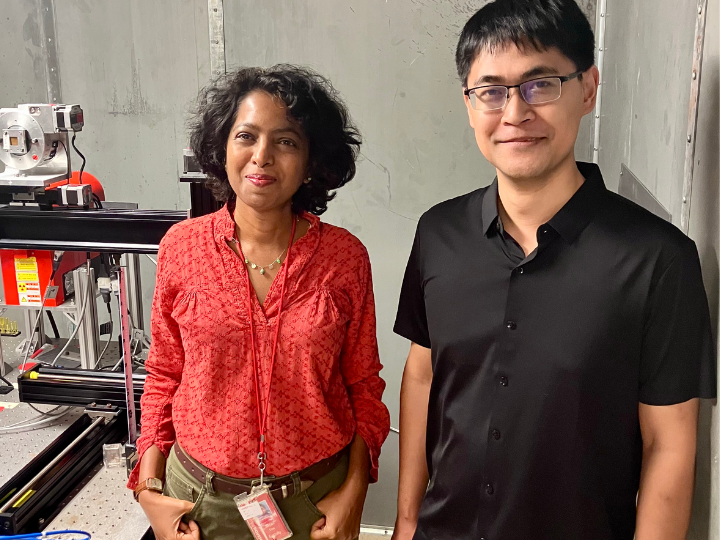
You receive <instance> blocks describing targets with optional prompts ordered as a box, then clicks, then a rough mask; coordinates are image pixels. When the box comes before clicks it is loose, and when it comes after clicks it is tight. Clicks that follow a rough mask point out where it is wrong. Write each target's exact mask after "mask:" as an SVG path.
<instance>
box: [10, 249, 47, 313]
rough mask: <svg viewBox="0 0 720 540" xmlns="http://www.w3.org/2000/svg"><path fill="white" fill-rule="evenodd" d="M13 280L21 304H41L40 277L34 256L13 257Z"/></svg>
mask: <svg viewBox="0 0 720 540" xmlns="http://www.w3.org/2000/svg"><path fill="white" fill-rule="evenodd" d="M15 281H16V282H17V291H18V297H19V298H18V299H19V301H20V305H21V306H39V305H42V296H41V295H40V279H39V276H38V266H37V259H36V258H35V257H25V258H23V257H15Z"/></svg>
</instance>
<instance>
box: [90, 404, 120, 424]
mask: <svg viewBox="0 0 720 540" xmlns="http://www.w3.org/2000/svg"><path fill="white" fill-rule="evenodd" d="M85 414H87V415H88V416H89V417H90V418H92V419H93V420H94V419H95V418H104V419H105V421H106V422H108V421H110V420H112V419H113V418H115V417H116V416H117V415H118V414H120V409H118V408H117V407H115V406H114V405H110V404H107V405H103V406H101V405H96V404H95V403H91V404H90V405H88V406H87V407H85Z"/></svg>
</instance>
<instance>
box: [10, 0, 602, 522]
mask: <svg viewBox="0 0 720 540" xmlns="http://www.w3.org/2000/svg"><path fill="white" fill-rule="evenodd" d="M0 2H2V4H3V10H2V14H1V15H0V36H1V37H0V40H1V41H0V44H1V45H2V46H3V48H2V50H0V74H1V75H2V80H1V81H0V106H13V105H15V104H16V103H17V102H22V101H45V99H46V81H45V72H44V69H45V67H44V64H43V62H44V60H43V57H42V50H41V48H40V44H39V42H37V43H35V42H36V41H37V40H38V39H39V37H40V29H39V26H38V25H39V24H40V22H39V19H37V15H36V10H37V4H36V1H33V0H20V1H16V0H12V1H10V0H0ZM485 3H486V0H461V1H453V2H449V1H443V0H393V1H386V0H372V1H349V0H342V1H337V0H313V1H309V0H273V1H272V2H258V1H254V2H251V1H250V0H225V36H226V47H227V49H226V57H227V63H228V66H229V67H230V68H232V67H233V66H238V65H268V64H272V63H275V62H292V63H299V64H306V65H310V66H312V67H314V68H316V69H318V70H319V71H320V72H321V73H323V74H324V75H326V76H328V77H329V78H330V79H331V80H332V81H333V83H334V84H335V85H336V87H337V88H338V90H339V91H340V92H341V94H342V95H343V97H344V98H345V99H346V101H347V103H348V106H349V108H350V111H351V113H352V115H353V117H354V118H355V120H356V121H357V123H358V125H359V127H360V129H361V131H362V133H363V136H364V139H365V144H364V145H363V155H362V156H361V159H360V163H359V166H358V174H357V177H356V179H355V180H354V181H353V182H352V183H351V184H349V185H348V186H347V187H345V188H344V189H343V190H341V191H340V193H339V195H338V198H337V199H336V200H335V201H333V202H332V203H331V205H330V210H329V211H328V213H327V214H326V215H325V216H324V219H325V220H327V221H330V222H332V223H335V224H338V225H341V226H343V227H346V228H347V229H349V230H350V231H351V232H353V233H354V234H356V235H357V236H358V237H359V238H360V239H361V240H362V241H363V242H364V243H365V245H366V246H367V247H368V250H369V252H370V257H371V260H372V264H373V276H374V281H375V294H376V302H377V318H378V337H379V343H380V351H381V357H382V361H383V363H384V364H385V366H386V367H385V369H384V370H383V376H384V378H385V379H386V380H387V382H388V388H387V390H386V393H385V401H386V403H387V404H388V406H389V408H390V410H391V414H392V421H393V425H395V426H396V425H397V422H398V408H399V403H398V402H399V388H400V380H401V374H402V368H403V364H404V360H405V357H406V355H407V350H408V343H407V342H406V341H405V340H404V339H401V338H398V337H397V336H394V335H393V334H392V331H391V329H392V325H393V320H394V315H395V310H396V307H397V299H398V294H399V290H400V283H401V280H402V273H403V270H404V267H405V264H406V261H407V256H408V254H409V250H410V246H411V243H412V237H413V234H414V231H415V226H416V222H417V219H418V217H419V216H420V215H421V214H422V212H424V211H425V210H427V209H428V208H429V207H430V206H432V205H433V204H435V203H437V202H439V201H442V200H445V199H448V198H450V197H453V196H456V195H460V194H463V193H466V192H468V191H471V190H473V189H476V188H478V187H481V186H484V185H486V184H488V183H489V182H490V181H491V180H492V178H493V176H494V169H493V168H492V167H491V166H490V165H489V164H488V163H487V162H486V161H485V160H484V159H483V157H482V156H481V154H480V152H479V150H478V149H477V145H476V143H475V140H474V136H473V133H472V131H471V129H470V128H469V126H468V124H467V115H466V112H465V110H464V105H463V101H462V95H461V89H460V84H459V82H458V80H457V76H456V74H455V67H454V47H455V44H456V40H457V36H458V34H459V32H460V30H461V28H462V25H463V24H464V23H465V21H466V20H467V19H468V18H469V17H470V16H471V15H472V14H473V13H474V12H475V11H476V10H477V9H478V8H479V7H480V6H482V5H484V4H485ZM55 4H56V8H55V11H56V31H57V41H58V55H59V63H60V72H61V76H60V80H61V83H62V87H61V90H62V96H63V100H64V101H65V102H74V103H80V104H81V105H82V106H83V108H84V109H85V113H86V122H87V124H86V128H85V129H84V131H83V132H82V133H81V134H80V135H79V136H78V139H77V143H78V146H79V148H80V149H81V151H83V152H84V153H85V155H86V156H87V158H88V165H87V170H88V171H89V172H91V173H93V174H95V175H96V176H97V177H98V178H99V179H100V181H101V182H102V183H103V185H104V187H105V190H106V193H107V195H108V197H109V198H110V199H112V200H128V201H137V202H139V203H140V205H141V208H187V207H188V206H189V197H188V195H187V189H186V188H185V187H182V186H179V185H178V183H177V176H178V170H179V168H180V163H181V157H180V155H181V149H182V148H183V147H184V146H185V144H186V136H185V128H184V126H185V120H186V111H187V108H188V104H189V103H190V102H191V100H192V99H193V98H194V96H195V95H196V93H197V91H198V89H199V88H200V87H201V86H203V85H204V84H205V83H206V81H207V80H208V78H209V76H210V69H209V43H208V22H207V0H153V1H152V2H144V1H142V0H123V1H121V2H100V1H94V0H56V2H55ZM581 6H582V7H583V9H584V10H585V12H586V13H587V14H588V16H589V18H590V20H591V23H593V25H594V23H595V0H582V2H581ZM34 18H35V22H33V21H34ZM33 25H34V26H33ZM36 27H37V29H36ZM36 36H37V37H36ZM33 40H35V41H33ZM13 47H15V48H16V49H18V53H22V55H24V56H21V57H22V60H21V61H17V60H16V58H17V55H11V56H8V54H7V51H14V50H15V49H13ZM38 58H40V60H38ZM591 124H592V123H591V120H590V118H589V117H588V118H587V119H585V120H584V121H583V124H582V127H581V134H580V139H579V141H578V145H577V155H578V157H579V158H581V159H585V160H589V159H590V158H591V148H592V141H591V134H592V131H591ZM74 159H77V157H75V158H74ZM74 165H75V168H78V167H79V161H75V162H74ZM141 264H142V273H143V280H144V287H143V289H144V299H145V307H146V317H145V320H146V326H147V325H148V322H149V320H150V317H149V307H150V302H151V299H152V292H153V288H154V267H153V266H152V264H151V263H150V262H149V261H148V260H147V259H145V258H143V259H141ZM103 311H104V310H101V316H105V314H104V313H103ZM397 441H398V438H397V435H396V434H391V435H390V438H389V440H388V442H387V443H386V445H385V447H384V449H383V457H382V463H381V466H382V469H381V480H380V482H379V484H378V485H376V486H373V487H372V488H371V491H370V495H369V497H368V502H367V505H366V512H365V516H364V518H365V519H364V522H365V523H368V524H374V525H384V526H388V525H392V523H393V520H394V517H395V498H396V490H397V470H398V458H397V456H398V447H397V446H398V445H397Z"/></svg>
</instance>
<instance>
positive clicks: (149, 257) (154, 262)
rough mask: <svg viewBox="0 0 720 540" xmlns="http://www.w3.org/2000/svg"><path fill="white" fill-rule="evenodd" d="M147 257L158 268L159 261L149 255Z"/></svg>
mask: <svg viewBox="0 0 720 540" xmlns="http://www.w3.org/2000/svg"><path fill="white" fill-rule="evenodd" d="M145 256H146V257H147V258H148V259H150V260H151V261H152V262H153V264H154V265H155V266H157V261H156V260H155V259H153V258H152V257H151V256H150V255H148V254H147V253H146V254H145Z"/></svg>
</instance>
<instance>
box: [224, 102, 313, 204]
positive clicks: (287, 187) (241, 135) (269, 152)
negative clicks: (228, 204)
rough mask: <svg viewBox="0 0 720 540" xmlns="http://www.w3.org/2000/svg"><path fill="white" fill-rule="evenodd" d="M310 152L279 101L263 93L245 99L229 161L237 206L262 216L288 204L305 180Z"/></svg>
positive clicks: (233, 132)
mask: <svg viewBox="0 0 720 540" xmlns="http://www.w3.org/2000/svg"><path fill="white" fill-rule="evenodd" d="M308 147H309V144H308V140H307V137H306V136H305V134H304V133H303V131H302V128H301V127H300V126H299V124H298V123H297V122H295V121H293V120H292V118H291V117H290V116H289V115H288V113H287V107H286V106H285V104H284V103H283V102H282V101H281V100H279V99H278V98H275V97H273V96H271V95H270V94H268V93H267V92H263V91H260V90H256V91H253V92H251V93H249V94H248V95H247V96H245V99H243V101H242V102H241V103H240V107H238V112H237V116H236V118H235V123H234V124H233V127H232V129H231V130H230V136H229V137H228V141H227V148H226V152H227V153H226V162H225V170H226V171H227V175H228V180H229V181H230V186H231V187H232V189H233V191H234V192H235V194H236V195H237V199H238V202H239V203H242V204H244V205H246V206H248V207H250V208H252V209H253V210H256V211H258V212H266V211H272V210H276V209H278V208H282V207H284V206H286V205H288V204H290V203H291V200H292V197H293V195H294V194H295V192H296V191H297V190H298V188H299V187H300V186H301V185H302V183H303V180H305V178H306V177H307V171H308V159H309V157H308V156H309V148H308Z"/></svg>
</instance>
